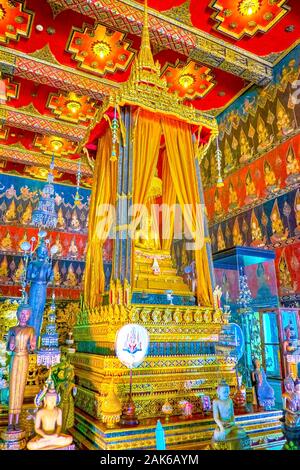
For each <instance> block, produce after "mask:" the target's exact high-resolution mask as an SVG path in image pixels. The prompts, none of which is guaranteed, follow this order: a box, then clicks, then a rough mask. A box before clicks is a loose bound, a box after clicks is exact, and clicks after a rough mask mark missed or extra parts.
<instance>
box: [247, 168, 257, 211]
mask: <svg viewBox="0 0 300 470" xmlns="http://www.w3.org/2000/svg"><path fill="white" fill-rule="evenodd" d="M257 197H258V196H257V191H256V187H255V184H254V182H253V180H252V177H251V174H250V172H249V171H248V173H247V176H246V198H245V203H246V204H251V202H253V201H255V199H257Z"/></svg>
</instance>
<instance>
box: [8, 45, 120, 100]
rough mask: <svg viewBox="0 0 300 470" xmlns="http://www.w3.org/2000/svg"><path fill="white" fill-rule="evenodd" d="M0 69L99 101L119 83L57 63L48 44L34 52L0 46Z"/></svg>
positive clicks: (117, 86) (116, 87) (12, 74)
mask: <svg viewBox="0 0 300 470" xmlns="http://www.w3.org/2000/svg"><path fill="white" fill-rule="evenodd" d="M0 69H1V71H2V72H4V73H7V74H9V75H11V76H17V77H21V78H26V79H27V80H32V81H34V82H37V83H41V84H44V85H49V86H53V87H55V88H57V89H59V90H65V91H68V92H70V91H73V92H75V93H77V94H79V95H86V96H90V97H91V98H94V99H96V100H100V101H102V99H103V97H105V96H107V95H109V94H110V93H111V92H112V91H113V90H116V89H118V88H119V84H118V83H114V82H111V81H108V80H105V79H100V78H96V77H93V76H92V75H90V74H87V73H85V72H81V71H78V70H76V69H73V68H71V67H67V66H64V65H61V64H59V63H58V62H57V61H56V60H55V58H54V56H53V54H52V53H51V52H50V50H49V48H46V49H45V48H44V49H42V50H40V51H37V52H35V53H33V54H24V53H23V52H20V51H17V50H14V49H10V48H8V47H4V46H0Z"/></svg>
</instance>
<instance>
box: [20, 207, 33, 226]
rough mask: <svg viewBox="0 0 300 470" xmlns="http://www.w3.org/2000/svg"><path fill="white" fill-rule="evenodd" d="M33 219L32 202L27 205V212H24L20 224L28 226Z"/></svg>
mask: <svg viewBox="0 0 300 470" xmlns="http://www.w3.org/2000/svg"><path fill="white" fill-rule="evenodd" d="M31 218H32V205H31V202H29V203H28V204H27V207H26V209H25V211H24V212H23V214H22V216H21V219H20V222H21V224H22V225H28V224H30V222H31Z"/></svg>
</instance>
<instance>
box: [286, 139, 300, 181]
mask: <svg viewBox="0 0 300 470" xmlns="http://www.w3.org/2000/svg"><path fill="white" fill-rule="evenodd" d="M286 172H287V179H286V183H287V184H293V183H298V182H299V181H300V164H299V161H298V159H297V158H296V155H295V152H294V149H293V147H292V146H290V147H289V149H288V153H287V157H286Z"/></svg>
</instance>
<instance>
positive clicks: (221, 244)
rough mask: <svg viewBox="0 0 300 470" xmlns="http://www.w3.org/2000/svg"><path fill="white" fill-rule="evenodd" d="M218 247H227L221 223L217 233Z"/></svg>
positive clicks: (220, 248) (219, 249)
mask: <svg viewBox="0 0 300 470" xmlns="http://www.w3.org/2000/svg"><path fill="white" fill-rule="evenodd" d="M217 248H218V251H221V250H225V248H226V244H225V240H224V235H223V231H222V226H221V224H220V225H219V227H218V233H217Z"/></svg>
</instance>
